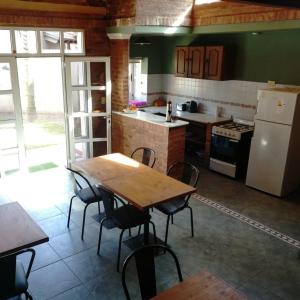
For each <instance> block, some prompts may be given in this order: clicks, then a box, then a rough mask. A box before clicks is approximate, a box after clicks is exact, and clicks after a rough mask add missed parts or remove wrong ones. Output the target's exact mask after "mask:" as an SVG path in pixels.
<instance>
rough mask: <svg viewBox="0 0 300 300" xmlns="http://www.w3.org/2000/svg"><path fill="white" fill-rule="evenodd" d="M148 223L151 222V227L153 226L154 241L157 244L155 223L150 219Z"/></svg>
mask: <svg viewBox="0 0 300 300" xmlns="http://www.w3.org/2000/svg"><path fill="white" fill-rule="evenodd" d="M150 223H151V224H152V227H153V234H154V243H155V244H157V237H156V229H155V224H154V223H153V222H152V221H150Z"/></svg>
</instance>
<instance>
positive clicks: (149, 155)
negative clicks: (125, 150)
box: [131, 147, 156, 168]
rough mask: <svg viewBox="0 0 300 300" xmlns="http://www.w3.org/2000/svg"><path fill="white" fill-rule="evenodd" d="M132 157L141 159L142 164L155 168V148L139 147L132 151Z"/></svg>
mask: <svg viewBox="0 0 300 300" xmlns="http://www.w3.org/2000/svg"><path fill="white" fill-rule="evenodd" d="M131 158H133V159H135V160H137V161H140V162H141V163H142V164H144V165H146V166H149V167H150V168H153V167H154V164H155V162H156V153H155V151H154V150H153V149H150V148H147V147H139V148H136V149H135V150H134V151H133V152H132V153H131Z"/></svg>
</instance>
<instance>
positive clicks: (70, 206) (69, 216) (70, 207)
mask: <svg viewBox="0 0 300 300" xmlns="http://www.w3.org/2000/svg"><path fill="white" fill-rule="evenodd" d="M75 197H76V196H75V195H74V196H73V197H72V198H71V200H70V205H69V214H68V224H67V227H68V228H69V226H70V218H71V210H72V203H73V199H74V198H75Z"/></svg>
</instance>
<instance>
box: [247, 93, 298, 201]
mask: <svg viewBox="0 0 300 300" xmlns="http://www.w3.org/2000/svg"><path fill="white" fill-rule="evenodd" d="M254 123H255V127H254V134H253V137H252V141H251V148H250V156H249V162H248V170H247V177H246V185H248V186H250V187H253V188H256V189H258V190H261V191H264V192H267V193H269V194H272V195H276V196H280V197H281V196H285V195H287V194H288V193H290V192H292V191H293V190H295V189H296V188H297V187H298V185H299V183H300V89H296V88H272V89H265V90H259V91H258V106H257V113H256V115H255V117H254Z"/></svg>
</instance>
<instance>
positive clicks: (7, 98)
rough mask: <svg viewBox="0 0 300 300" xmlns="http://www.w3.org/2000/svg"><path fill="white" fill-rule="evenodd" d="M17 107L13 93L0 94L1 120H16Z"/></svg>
mask: <svg viewBox="0 0 300 300" xmlns="http://www.w3.org/2000/svg"><path fill="white" fill-rule="evenodd" d="M15 119H16V117H15V108H14V101H13V95H12V94H6V95H0V121H7V120H15Z"/></svg>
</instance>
